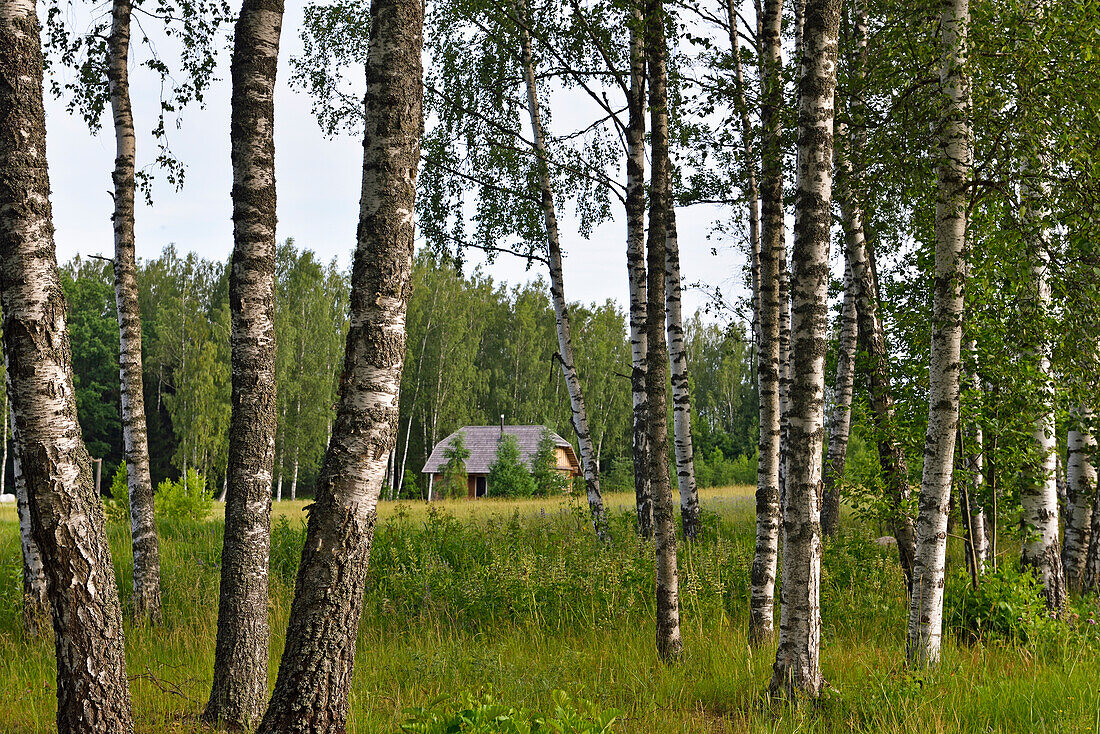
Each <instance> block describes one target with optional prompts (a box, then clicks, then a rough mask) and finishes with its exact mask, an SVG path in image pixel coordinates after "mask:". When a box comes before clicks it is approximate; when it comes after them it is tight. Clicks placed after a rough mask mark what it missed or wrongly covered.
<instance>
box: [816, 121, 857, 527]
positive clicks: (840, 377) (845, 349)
mask: <svg viewBox="0 0 1100 734" xmlns="http://www.w3.org/2000/svg"><path fill="white" fill-rule="evenodd" d="M837 129H838V131H839V129H840V125H837ZM837 144H838V145H840V144H841V142H840V140H839V136H838V140H837ZM838 168H839V166H838ZM838 173H839V171H838ZM837 188H838V189H840V188H841V187H840V186H838V187H837ZM837 193H838V197H837V198H841V197H840V196H839V191H838V192H837ZM841 210H842V212H843V205H841ZM841 216H842V217H843V214H842V215H841ZM858 331H859V327H858V324H857V317H856V299H855V294H854V293H853V288H852V269H851V268H848V267H846V268H845V269H844V302H843V305H842V306H841V311H840V337H839V339H838V345H837V358H836V382H835V383H834V385H833V395H834V402H833V416H832V420H831V421H830V422H829V444H828V450H827V451H826V454H825V485H824V486H825V495H824V499H823V500H822V505H821V530H822V532H823V533H824V534H825V535H830V536H832V535H836V532H837V530H838V529H839V527H840V486H841V483H842V482H843V481H844V467H845V464H846V460H847V455H848V436H849V435H850V434H851V428H852V392H853V389H854V387H855V374H856V370H855V358H856V335H857V332H858Z"/></svg>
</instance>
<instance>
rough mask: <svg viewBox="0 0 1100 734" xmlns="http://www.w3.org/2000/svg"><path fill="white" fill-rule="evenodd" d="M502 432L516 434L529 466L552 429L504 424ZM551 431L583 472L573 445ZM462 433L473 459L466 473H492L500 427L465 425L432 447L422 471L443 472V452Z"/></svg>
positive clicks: (556, 441) (575, 470)
mask: <svg viewBox="0 0 1100 734" xmlns="http://www.w3.org/2000/svg"><path fill="white" fill-rule="evenodd" d="M503 431H504V433H507V434H508V435H509V436H514V437H515V439H516V443H517V444H518V445H519V456H520V460H521V461H523V463H524V464H526V465H527V467H528V468H530V467H531V460H532V459H534V457H535V452H536V451H537V450H538V446H539V439H540V438H542V432H543V431H549V429H548V428H546V427H545V426H504V428H503ZM549 432H550V436H551V438H553V439H554V443H555V444H556V445H557V446H559V447H560V448H563V449H565V454H566V456H567V457H569V464H570V466H572V468H573V471H574V472H575V473H577V474H580V473H581V467H580V462H579V461H577V455H576V453H575V452H574V451H573V445H572V444H570V443H569V442H568V441H566V440H565V439H564V438H562V437H561V436H559V435H558V434H556V433H554V432H553V431H549ZM459 433H461V434H463V436H464V438H465V439H466V448H467V449H469V451H470V458H468V459H466V473H467V474H488V473H489V467H490V466H492V464H493V462H494V461H496V458H497V442H498V441H500V436H501V427H500V426H463V427H462V428H459V429H458V430H457V431H455V432H454V433H452V434H451V435H450V436H447V437H446V438H445V439H443V440H442V441H440V442H439V443H437V444H436V445H435V448H434V449H432V455H431V456H429V457H428V462H427V463H426V464H424V469H423V470H422V472H423V473H424V474H441V473H442V472H443V468H444V467H445V466H446V465H447V459H445V458H444V457H443V452H444V451H445V450H446V448H447V447H448V446H450V444H451V441H453V440H454V437H455V436H457V435H458V434H459Z"/></svg>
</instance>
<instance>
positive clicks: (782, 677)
mask: <svg viewBox="0 0 1100 734" xmlns="http://www.w3.org/2000/svg"><path fill="white" fill-rule="evenodd" d="M839 32H840V3H839V2H838V1H837V0H809V2H807V3H806V13H805V16H804V24H803V33H802V40H803V53H802V62H801V73H800V77H799V85H798V89H799V104H798V162H799V165H798V171H797V179H796V187H795V189H796V199H795V244H794V257H793V264H794V269H793V272H792V277H791V295H792V310H791V313H792V320H791V338H792V343H791V356H792V360H791V389H790V394H789V402H790V411H789V443H788V446H789V456H788V462H789V466H788V474H787V487H786V493H785V497H784V500H785V501H784V504H783V513H782V517H783V587H782V607H781V615H780V623H779V646H778V649H777V650H776V655H775V666H774V667H773V670H772V679H771V685H770V688H771V690H772V691H773V692H774V693H777V694H780V695H783V696H786V697H788V698H796V699H797V698H801V697H811V698H816V697H817V696H818V695H819V694H820V693H821V689H822V687H823V685H824V679H823V678H822V675H821V664H820V659H819V658H820V648H821V605H820V595H821V550H822V548H821V492H822V484H821V459H822V456H821V453H822V442H823V439H824V437H825V436H824V434H825V353H826V327H827V316H828V286H829V239H830V227H831V225H832V212H831V210H832V183H833V176H832V173H833V171H832V164H833V150H832V144H833V117H834V107H833V99H834V92H835V90H836V64H837V44H838V36H839Z"/></svg>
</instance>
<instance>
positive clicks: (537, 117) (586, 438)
mask: <svg viewBox="0 0 1100 734" xmlns="http://www.w3.org/2000/svg"><path fill="white" fill-rule="evenodd" d="M516 16H517V18H518V21H519V37H520V53H521V56H522V62H523V78H524V81H525V83H526V86H527V112H528V115H529V117H530V120H531V137H532V139H533V140H534V145H535V158H536V159H537V166H538V177H539V195H540V198H541V201H542V217H543V224H544V226H545V227H546V244H547V254H548V256H549V257H548V258H547V259H548V262H549V265H550V300H551V301H552V302H553V305H554V320H555V322H556V324H557V332H558V354H559V357H560V360H559V361H560V362H561V370H562V374H563V376H564V377H565V386H566V388H567V390H568V391H569V407H570V409H571V410H572V416H573V430H574V431H576V433H577V444H578V445H579V446H580V450H581V464H582V466H583V469H584V484H585V488H586V489H587V492H588V507H589V510H590V511H591V513H592V526H593V528H594V529H595V531H596V537H598V538H599V539H600V540H601V541H602V542H607V541H608V540H609V536H608V530H607V513H606V512H605V511H604V506H603V496H602V495H601V494H600V467H599V466H598V465H597V463H596V450H595V447H594V446H593V445H592V433H591V432H590V431H589V429H588V414H587V412H586V410H585V404H584V391H583V390H582V389H581V379H580V375H579V374H578V373H577V367H576V361H575V360H574V358H573V337H572V335H571V325H570V320H571V319H570V316H569V304H568V303H567V302H566V300H565V283H564V278H563V275H562V262H561V243H560V242H559V239H558V216H557V212H556V211H555V209H554V193H553V190H552V189H551V183H550V169H549V168H548V166H547V163H546V137H545V133H544V131H543V128H542V117H541V113H540V112H539V102H538V90H537V89H536V86H535V61H534V56H533V55H532V51H531V34H530V31H529V29H528V26H527V7H526V0H517V1H516ZM662 270H663V268H662ZM662 321H663V319H662Z"/></svg>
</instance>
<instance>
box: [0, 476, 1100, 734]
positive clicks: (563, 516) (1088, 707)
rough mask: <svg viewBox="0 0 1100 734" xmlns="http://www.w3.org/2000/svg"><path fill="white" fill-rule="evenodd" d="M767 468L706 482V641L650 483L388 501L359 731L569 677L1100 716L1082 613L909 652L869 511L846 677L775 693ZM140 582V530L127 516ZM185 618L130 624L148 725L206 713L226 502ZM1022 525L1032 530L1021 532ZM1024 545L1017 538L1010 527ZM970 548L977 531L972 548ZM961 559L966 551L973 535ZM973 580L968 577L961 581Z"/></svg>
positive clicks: (672, 691) (763, 710) (170, 609)
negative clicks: (760, 527) (672, 580)
mask: <svg viewBox="0 0 1100 734" xmlns="http://www.w3.org/2000/svg"><path fill="white" fill-rule="evenodd" d="M751 497H752V490H751V488H730V489H724V490H708V491H706V492H704V493H703V507H704V510H705V532H704V536H703V538H702V539H701V540H700V541H698V542H697V543H696V544H695V545H694V547H691V548H683V547H682V549H681V550H682V553H681V558H680V562H681V602H682V607H683V615H682V622H683V632H684V639H685V656H684V659H683V660H682V662H680V663H678V664H675V665H663V664H661V663H660V662H658V660H657V659H656V655H655V653H654V650H653V634H654V631H653V624H652V617H653V606H652V599H651V597H652V585H653V574H652V568H651V566H652V563H651V558H650V555H651V553H652V551H651V549H650V548H649V547H648V546H646V545H644V544H642V543H639V542H638V541H637V540H636V539H635V538H634V536H633V533H632V530H631V515H630V511H631V507H632V498H631V497H630V496H627V495H621V496H611V497H609V498H608V504H609V506H610V507H612V508H617V509H615V510H614V511H613V521H612V529H613V534H614V542H613V543H612V545H611V547H610V548H606V549H601V548H598V547H597V546H596V544H595V543H594V542H593V541H592V539H591V532H590V527H589V525H588V520H587V516H586V508H585V507H583V506H582V505H580V504H578V503H577V502H576V501H566V500H524V501H515V502H506V501H488V502H484V501H483V502H476V503H475V502H468V501H454V502H446V503H439V505H438V506H436V507H434V508H432V509H429V508H428V507H427V506H426V505H425V504H424V503H405V502H402V503H384V504H383V505H382V508H381V510H380V515H381V520H380V523H379V527H378V531H377V534H376V545H375V549H374V553H373V556H372V567H371V572H370V574H369V577H368V581H367V588H366V598H365V603H364V617H363V624H362V627H361V629H360V635H359V655H358V658H357V665H356V671H355V677H354V683H353V694H352V700H351V718H350V721H349V727H348V728H349V731H351V732H358V733H365V732H372V733H373V732H378V733H379V734H390V733H391V732H396V731H398V729H399V726H400V724H401V723H402V721H404V720H405V716H406V713H405V711H406V709H407V708H408V707H412V706H427V705H429V704H432V703H433V702H437V705H438V706H441V707H446V706H448V705H451V704H450V701H451V700H452V699H457V698H458V697H460V696H462V695H464V694H467V693H472V694H483V693H484V694H491V695H492V696H493V697H494V698H495V699H496V700H498V701H502V702H505V703H507V704H514V705H517V706H525V707H529V708H532V709H538V710H547V709H549V708H551V707H552V705H553V702H552V695H553V694H552V692H553V691H555V690H562V691H565V692H567V693H568V694H569V695H570V696H572V697H574V698H580V699H586V700H591V701H593V702H594V703H595V704H596V705H597V706H598V707H600V708H605V709H606V708H614V709H618V710H620V711H621V712H622V713H621V717H620V718H619V720H618V722H617V723H616V724H615V725H614V728H613V730H614V731H618V732H658V733H659V732H742V731H748V732H847V731H865V732H882V731H889V732H914V733H916V732H920V733H921V734H927V733H928V732H1066V733H1075V734H1076V733H1082V734H1083V733H1085V732H1092V733H1093V734H1100V635H1098V634H1097V633H1096V628H1095V627H1094V626H1090V625H1088V624H1085V619H1084V618H1085V617H1088V616H1089V615H1095V614H1096V612H1097V611H1100V610H1096V602H1095V600H1092V601H1088V600H1078V601H1077V603H1076V604H1077V605H1076V612H1077V614H1078V615H1079V617H1080V619H1079V623H1078V624H1075V625H1072V626H1063V625H1058V627H1057V628H1056V629H1054V631H1053V632H1049V633H1046V634H1043V635H1041V636H1036V637H1035V638H1034V639H1031V640H1030V641H1028V642H1026V643H1015V642H1005V641H997V640H990V641H987V642H986V643H985V644H968V643H964V642H962V641H961V640H959V639H956V637H955V636H949V638H948V640H947V643H946V645H945V654H944V662H943V665H942V666H941V667H940V669H939V670H937V671H936V672H934V673H915V672H912V671H909V670H907V669H906V667H905V666H904V665H903V664H902V658H903V656H904V630H905V622H904V620H905V613H906V603H905V594H904V587H903V582H902V576H901V574H900V571H899V570H898V568H897V564H896V562H895V559H894V555H893V551H892V550H891V549H888V548H881V547H879V546H878V545H876V544H874V543H873V542H871V539H872V538H873V537H874V535H876V534H877V533H875V532H874V530H873V528H869V527H864V526H863V525H861V524H859V523H857V522H854V521H851V520H848V521H847V522H846V524H845V529H844V534H843V536H842V538H841V539H839V540H837V541H834V542H830V543H829V544H828V545H827V547H826V553H825V564H824V569H823V574H822V606H823V654H822V664H823V668H824V672H825V676H826V678H827V680H828V682H829V691H828V693H827V695H826V696H825V697H824V699H823V700H822V702H821V703H820V704H818V705H814V706H807V707H803V708H801V709H798V710H791V709H790V708H788V707H786V706H784V705H782V704H781V703H779V702H774V701H768V700H767V699H766V696H765V690H766V685H767V680H768V677H769V674H770V669H771V663H772V661H773V659H774V648H773V647H764V648H760V649H753V648H750V647H749V646H748V645H747V643H746V637H745V626H746V618H747V609H748V574H749V567H750V564H751V559H752V539H753V522H752V517H753V504H752V500H751ZM304 504H305V503H304V502H297V503H289V502H283V503H279V504H277V505H276V508H275V513H276V517H277V518H283V519H281V520H277V522H276V526H275V529H274V533H273V544H272V574H271V579H272V581H271V584H272V589H271V591H272V595H271V597H272V598H271V610H270V613H271V624H272V630H273V639H272V651H271V661H272V662H271V675H270V680H269V684H273V683H274V676H275V671H276V666H277V664H278V657H279V654H280V653H281V650H282V633H283V630H284V628H285V626H286V616H287V610H288V608H289V604H290V598H291V595H292V593H293V588H292V585H293V579H294V573H295V570H296V565H297V557H298V553H299V552H300V548H301V542H302V537H303V536H302V530H301V525H302V517H303V506H304ZM109 532H110V537H111V542H112V547H113V548H114V551H115V562H116V566H117V568H118V571H119V580H120V585H121V588H122V590H123V602H124V605H125V604H126V603H127V598H128V588H129V569H130V557H129V551H128V548H127V535H128V534H127V531H126V529H125V528H124V527H121V526H111V527H110V530H109ZM160 535H161V539H162V540H161V549H162V560H163V564H164V586H165V588H164V597H165V623H164V625H163V626H162V627H160V628H149V627H146V626H142V625H138V626H130V625H128V626H127V658H128V662H129V671H130V675H131V681H132V683H131V685H132V691H133V696H134V706H135V713H136V716H137V721H138V729H139V731H142V732H163V731H172V732H192V731H201V728H200V727H199V726H198V725H197V724H196V722H195V717H196V715H197V714H198V712H199V711H200V710H201V708H202V705H203V704H204V703H205V697H206V695H207V694H208V692H209V685H210V678H211V670H210V667H211V665H212V661H213V650H214V635H215V628H216V619H217V583H218V567H217V563H218V558H219V555H220V549H221V523H220V522H218V521H217V520H211V521H209V522H205V523H163V524H161V526H160ZM1009 546H1011V547H1009ZM1003 547H1005V553H1006V556H1007V555H1011V554H1012V553H1014V552H1015V551H1016V546H1015V545H1014V544H1012V543H1007V542H1006V543H1005V544H1004V546H1003ZM954 550H955V551H957V549H954ZM953 556H954V560H955V565H958V563H959V562H958V559H957V553H955V554H953ZM19 573H20V566H19V546H18V527H17V525H16V522H15V517H14V512H13V511H12V509H11V508H10V506H6V505H3V506H0V691H2V692H3V694H2V695H0V732H4V733H5V734H7V732H48V731H51V730H53V711H54V695H55V693H54V683H53V676H54V672H53V671H54V663H53V646H52V642H51V641H49V640H48V639H25V638H24V636H23V633H22V631H21V629H20V616H19V594H20V586H19V584H20V580H19ZM959 583H961V579H953V580H952V584H954V585H955V586H951V587H949V589H948V593H949V595H950V594H952V592H953V591H954V590H955V589H956V587H957V585H958V584H959Z"/></svg>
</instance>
